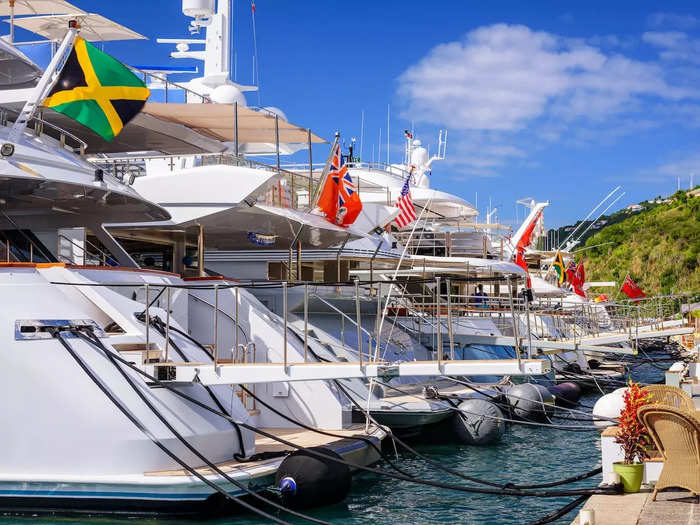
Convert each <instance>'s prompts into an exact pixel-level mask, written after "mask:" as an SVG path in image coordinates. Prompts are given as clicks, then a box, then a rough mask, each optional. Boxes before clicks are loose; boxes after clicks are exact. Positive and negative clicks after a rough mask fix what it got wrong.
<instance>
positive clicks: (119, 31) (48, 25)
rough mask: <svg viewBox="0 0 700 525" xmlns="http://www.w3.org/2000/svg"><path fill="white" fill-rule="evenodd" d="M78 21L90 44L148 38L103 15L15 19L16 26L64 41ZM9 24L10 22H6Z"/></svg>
mask: <svg viewBox="0 0 700 525" xmlns="http://www.w3.org/2000/svg"><path fill="white" fill-rule="evenodd" d="M71 20H77V21H78V24H79V25H80V36H81V37H83V38H84V39H85V40H87V41H88V42H109V41H112V40H138V39H145V38H146V37H145V36H143V35H140V34H139V33H137V32H136V31H132V30H131V29H129V28H127V27H124V26H123V25H121V24H118V23H116V22H114V21H112V20H109V19H107V18H105V17H104V16H102V15H96V14H93V13H83V12H81V11H80V10H78V12H77V13H75V12H72V13H71V14H63V15H50V16H28V17H26V18H15V20H14V25H15V26H17V27H21V28H22V29H26V30H27V31H31V32H32V33H36V34H37V35H41V36H43V37H44V38H46V39H48V40H56V41H57V40H62V39H63V37H64V36H66V30H67V29H68V22H69V21H71ZM5 22H8V23H9V20H5Z"/></svg>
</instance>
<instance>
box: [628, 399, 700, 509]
mask: <svg viewBox="0 0 700 525" xmlns="http://www.w3.org/2000/svg"><path fill="white" fill-rule="evenodd" d="M637 417H638V418H639V420H640V421H641V422H642V423H644V425H645V426H646V427H647V429H648V430H649V435H650V436H651V438H652V439H653V440H654V443H655V444H656V448H658V449H659V451H660V452H661V455H662V457H663V459H664V466H663V468H662V469H661V475H660V476H659V481H658V482H657V483H656V486H655V487H654V493H653V494H652V497H651V499H652V501H655V500H656V495H657V493H658V492H659V490H661V489H663V488H667V487H679V488H684V489H687V490H689V491H691V492H692V493H693V495H694V496H698V495H700V419H698V417H697V416H696V412H695V411H693V412H687V411H685V410H679V409H677V408H673V407H669V406H664V405H660V404H654V405H646V406H643V407H641V408H640V409H639V410H638V412H637Z"/></svg>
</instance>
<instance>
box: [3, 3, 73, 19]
mask: <svg viewBox="0 0 700 525" xmlns="http://www.w3.org/2000/svg"><path fill="white" fill-rule="evenodd" d="M84 12H85V11H83V10H82V9H80V8H79V7H75V6H74V5H73V4H69V3H68V2H66V1H64V0H15V10H14V14H15V15H46V14H51V15H61V14H67V13H84ZM11 14H12V10H11V9H10V0H0V16H10V15H11Z"/></svg>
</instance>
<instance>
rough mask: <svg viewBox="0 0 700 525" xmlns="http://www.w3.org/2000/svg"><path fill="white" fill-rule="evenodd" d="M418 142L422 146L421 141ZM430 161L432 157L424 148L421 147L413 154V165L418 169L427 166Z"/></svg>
mask: <svg viewBox="0 0 700 525" xmlns="http://www.w3.org/2000/svg"><path fill="white" fill-rule="evenodd" d="M416 142H418V143H419V144H420V141H416ZM414 145H415V142H414ZM428 160H430V157H429V156H428V150H427V149H425V148H424V147H423V146H420V145H419V146H417V147H416V148H415V149H414V150H413V151H412V152H411V164H412V165H414V166H415V167H416V168H420V167H423V166H425V165H427V164H428Z"/></svg>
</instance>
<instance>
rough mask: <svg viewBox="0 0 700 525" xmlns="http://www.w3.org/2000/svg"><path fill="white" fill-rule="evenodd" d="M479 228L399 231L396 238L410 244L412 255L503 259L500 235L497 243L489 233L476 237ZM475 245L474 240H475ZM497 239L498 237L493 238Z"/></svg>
mask: <svg viewBox="0 0 700 525" xmlns="http://www.w3.org/2000/svg"><path fill="white" fill-rule="evenodd" d="M478 233H479V231H478V229H477V228H475V227H474V228H473V229H472V230H471V231H426V230H419V231H416V232H409V231H399V232H396V233H395V234H394V237H396V240H397V241H399V242H400V243H401V244H402V245H403V246H406V245H407V246H408V253H410V254H411V255H418V256H420V255H425V256H433V257H441V256H442V257H453V256H455V257H457V256H476V257H482V258H484V259H486V258H488V257H489V256H492V257H494V256H495V257H497V258H498V259H501V260H502V259H503V257H504V243H503V242H501V237H500V236H499V238H498V241H499V242H496V243H495V246H494V242H493V241H492V238H491V237H490V236H489V234H487V233H481V238H480V239H479V238H478V236H477V237H475V234H478ZM475 240H476V242H477V244H476V245H475V244H474V243H473V242H469V241H475ZM493 240H496V239H493Z"/></svg>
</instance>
